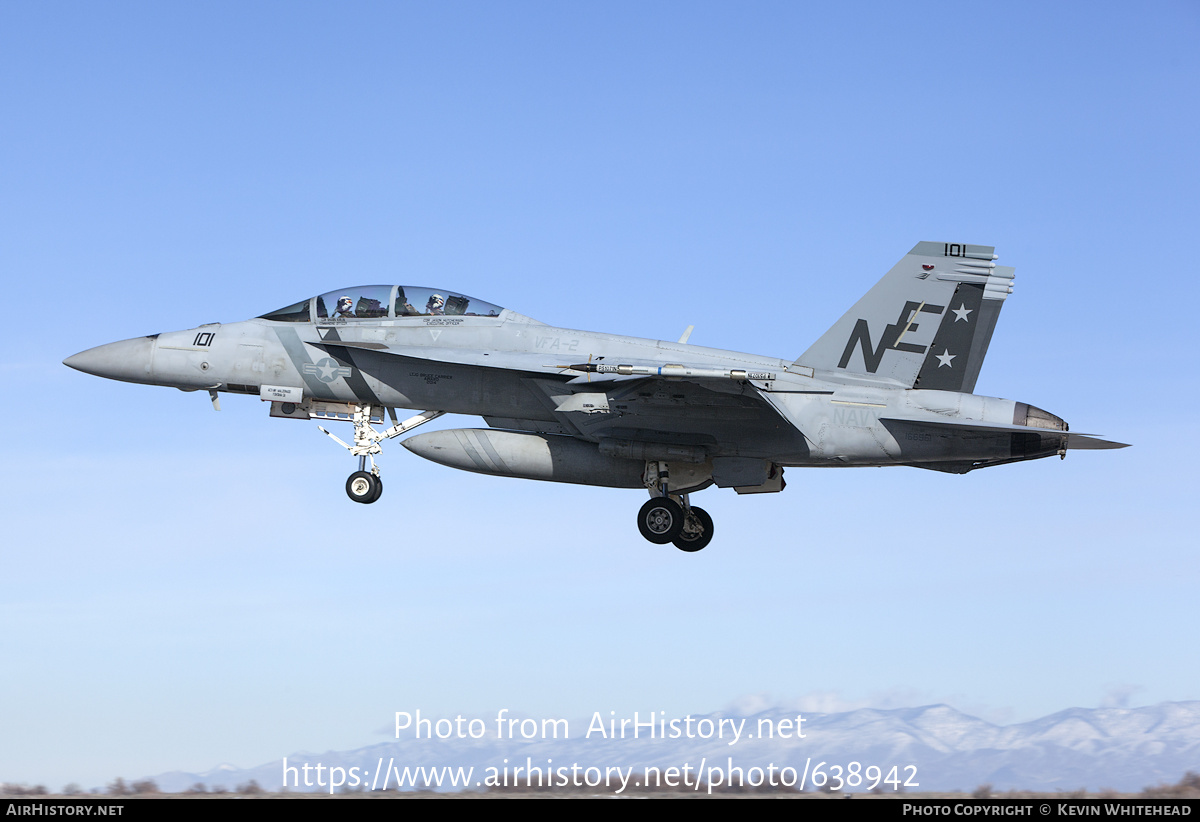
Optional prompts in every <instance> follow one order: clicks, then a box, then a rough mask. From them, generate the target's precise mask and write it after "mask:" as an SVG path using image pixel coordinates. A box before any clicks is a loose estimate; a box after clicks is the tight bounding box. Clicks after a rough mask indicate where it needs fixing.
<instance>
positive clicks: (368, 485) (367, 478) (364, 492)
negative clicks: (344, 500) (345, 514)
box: [346, 471, 383, 505]
mask: <svg viewBox="0 0 1200 822" xmlns="http://www.w3.org/2000/svg"><path fill="white" fill-rule="evenodd" d="M382 492H383V486H382V485H381V484H380V482H379V479H378V477H376V476H375V475H374V474H371V473H368V472H366V471H355V472H354V473H353V474H351V475H350V479H348V480H346V496H348V497H350V499H352V500H354V501H355V502H361V503H363V504H364V505H365V504H367V503H370V502H374V501H375V500H377V499H379V495H380V494H381V493H382Z"/></svg>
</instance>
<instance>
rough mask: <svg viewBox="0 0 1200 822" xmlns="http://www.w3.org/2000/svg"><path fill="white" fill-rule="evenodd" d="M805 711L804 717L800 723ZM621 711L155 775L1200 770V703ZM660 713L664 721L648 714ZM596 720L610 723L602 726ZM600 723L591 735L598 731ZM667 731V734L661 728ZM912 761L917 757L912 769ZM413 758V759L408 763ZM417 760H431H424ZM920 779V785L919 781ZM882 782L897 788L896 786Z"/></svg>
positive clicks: (261, 780) (174, 787)
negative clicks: (1004, 720)
mask: <svg viewBox="0 0 1200 822" xmlns="http://www.w3.org/2000/svg"><path fill="white" fill-rule="evenodd" d="M799 717H802V720H803V721H802V722H800V723H797V719H798V718H799ZM613 719H615V720H616V722H617V723H618V724H617V726H616V727H617V728H618V731H619V727H620V726H619V723H620V720H621V719H629V720H633V719H634V717H633V715H629V716H627V717H612V716H599V715H597V716H596V717H590V718H585V719H584V720H583V721H577V722H572V723H570V737H569V738H566V739H564V738H561V736H562V734H561V730H560V738H558V739H553V738H550V739H535V740H524V739H516V740H512V739H497V738H496V737H495V735H494V731H495V728H494V726H491V727H488V728H487V731H486V733H485V735H484V736H482V737H481V738H478V739H470V738H466V739H458V738H453V739H436V738H435V739H427V738H426V739H415V738H413V737H412V736H411V732H407V733H409V734H410V735H407V736H402V738H400V739H397V740H394V741H388V742H385V743H381V744H378V745H371V746H368V747H365V748H360V749H358V750H354V751H329V752H325V753H322V754H312V753H297V754H292V755H289V756H288V757H287V758H286V760H278V761H275V762H269V763H267V764H264V765H260V766H259V767H256V768H248V769H243V770H239V769H237V768H233V767H231V766H229V765H223V766H221V767H220V768H217V769H214V770H213V771H209V772H207V773H200V774H194V773H182V772H171V773H164V774H159V775H157V776H154V777H152V778H153V779H154V780H155V781H156V782H157V783H158V786H159V788H160V789H161V790H164V791H170V792H175V791H183V790H186V789H187V788H189V787H191V786H192V785H194V784H196V783H203V784H205V785H207V786H208V787H209V788H210V789H211V788H214V787H218V786H220V787H224V788H226V789H233V788H234V787H236V786H237V785H239V784H245V783H248V782H249V781H250V780H254V781H256V782H257V783H258V784H259V785H261V786H262V787H263V788H264V789H266V790H270V791H275V790H279V789H280V788H281V787H282V785H283V778H284V770H283V768H284V762H285V761H286V763H287V766H288V767H289V768H296V769H297V770H295V771H289V785H288V788H289V789H290V790H297V788H296V787H295V782H296V781H299V782H300V783H301V785H300V787H299V788H298V790H322V788H320V787H318V786H317V784H316V782H317V781H318V779H319V780H320V781H321V782H322V783H324V784H325V785H328V783H329V776H328V773H329V769H330V768H341V769H343V770H344V772H345V774H346V775H345V776H344V777H342V778H343V779H344V780H345V782H346V785H347V787H360V788H361V787H364V786H365V787H366V788H368V789H369V788H371V787H372V784H374V785H375V787H376V788H379V787H382V785H383V782H384V778H385V774H386V775H387V776H388V777H389V778H388V787H389V788H393V787H395V784H396V776H397V775H398V774H399V775H401V776H408V777H409V778H410V779H412V780H415V781H418V782H419V781H426V782H428V781H430V780H429V777H430V775H433V779H434V781H436V779H439V778H440V779H443V785H442V789H443V790H445V789H448V788H449V779H450V777H451V772H447V771H445V770H442V769H446V768H452V769H458V768H462V769H464V772H465V769H468V768H470V769H473V770H472V772H471V774H472V775H471V780H470V784H469V785H468V787H471V788H473V789H477V788H479V787H483V786H485V784H486V783H485V780H486V779H487V778H488V777H489V776H491V775H494V776H495V777H496V778H504V775H505V774H507V778H508V779H509V780H510V783H511V780H513V779H514V778H515V777H517V776H519V777H520V778H522V779H523V778H524V777H525V775H526V771H524V770H522V771H521V772H520V773H519V774H515V773H514V769H515V768H518V767H520V768H526V767H529V766H532V767H534V768H540V769H541V773H542V774H543V777H542V778H544V779H545V778H550V777H551V776H552V775H556V774H560V773H564V774H566V776H567V777H570V778H582V777H583V774H584V770H583V769H585V768H588V767H592V768H599V769H602V770H603V769H605V768H622V769H624V770H625V771H626V772H628V769H629V768H631V767H632V768H633V769H634V774H635V779H638V778H641V777H642V775H643V774H644V773H645V768H647V767H653V766H657V767H658V768H661V769H663V770H664V771H665V769H667V768H670V767H674V768H680V769H682V768H683V766H684V765H685V764H687V765H688V766H689V767H690V769H691V770H692V772H693V773H694V772H695V770H696V769H697V768H698V767H700V766H701V764H702V763H703V767H704V768H706V769H707V768H712V767H717V768H721V769H723V771H727V770H728V769H729V768H730V767H734V768H740V769H742V771H741V772H742V773H743V774H745V775H746V777H747V778H749V779H755V778H758V775H757V772H756V773H753V774H751V773H750V769H751V768H754V767H757V768H763V769H766V768H768V767H769V766H770V765H774V766H775V773H776V774H779V775H780V777H781V778H783V779H784V781H787V779H789V778H790V779H792V780H793V781H798V779H797V777H798V776H799V775H800V774H801V772H802V771H804V770H805V768H806V766H807V769H808V772H809V777H808V779H809V782H808V784H807V787H808V789H809V790H812V789H813V786H812V782H811V779H812V776H811V775H812V773H814V769H815V768H816V767H817V765H818V764H819V763H825V765H824V767H823V772H825V773H832V768H833V766H841V768H843V773H844V774H849V773H850V772H851V770H853V768H852V766H851V764H850V763H852V762H856V763H859V770H860V772H862V773H864V775H865V771H866V769H867V768H868V767H869V766H872V765H875V766H878V767H880V768H881V769H882V771H881V772H882V773H883V774H887V773H889V772H891V769H892V767H893V766H897V767H898V770H897V771H896V772H895V773H896V775H897V776H898V777H899V779H900V781H901V782H904V781H909V782H910V787H908V788H907V789H906V790H908V791H910V792H912V791H944V790H964V791H970V790H972V789H973V788H975V787H976V786H978V785H982V784H991V785H992V786H993V787H994V789H996V790H1008V789H1028V790H1041V791H1055V790H1064V791H1073V790H1077V789H1080V788H1086V789H1088V790H1091V791H1098V790H1102V789H1106V788H1111V789H1115V790H1118V791H1137V790H1141V789H1142V788H1144V787H1146V786H1149V785H1155V784H1159V783H1163V782H1176V781H1178V780H1179V779H1180V777H1182V776H1183V774H1184V773H1185V772H1186V771H1189V770H1192V771H1200V702H1167V703H1162V704H1159V705H1153V706H1148V707H1143V708H1127V709H1126V708H1097V709H1084V708H1071V709H1069V710H1065V711H1060V712H1058V713H1055V714H1051V715H1050V716H1046V717H1042V718H1041V719H1036V720H1033V721H1030V722H1023V723H1019V724H1015V725H994V724H992V723H990V722H986V721H984V720H982V719H978V718H976V717H973V716H969V715H967V714H964V713H962V712H961V711H958V710H956V709H954V708H952V707H950V706H948V705H928V706H924V707H920V708H901V709H894V710H876V709H861V710H855V711H847V712H844V713H828V714H816V713H814V714H807V713H806V714H802V715H798V714H797V712H795V711H787V710H784V709H771V710H766V711H762V712H759V713H756V714H752V715H748V716H735V715H732V714H726V713H713V714H704V715H693V716H691V717H687V718H685V717H667V716H663V715H661V714H658V715H654V714H649V715H647V714H643V715H640V716H639V717H637V719H638V721H640V722H642V723H643V724H642V725H641V726H640V728H639V729H638V736H637V738H634V736H633V733H634V731H633V727H632V725H631V724H627V725H626V727H625V733H624V736H623V737H622V735H621V734H620V733H619V732H618V733H617V734H616V735H611V734H609V733H608V731H609V729H610V728H611V727H612V726H610V725H609V724H608V723H609V721H610V720H613ZM651 719H652V720H653V721H654V723H655V727H654V729H653V731H651V729H650V727H649V725H648V724H646V723H647V721H648V720H651ZM672 720H675V721H676V722H675V724H671V722H672ZM688 720H690V721H688ZM664 722H665V723H667V724H665V725H663V724H662V723H664ZM596 723H602V724H603V725H604V732H603V733H601V732H599V731H598V729H597V724H596ZM589 725H591V726H592V730H591V733H587V731H588V728H589ZM663 731H665V732H666V734H665V736H666V737H667V738H662V737H663V733H662V732H663ZM768 731H774V733H773V734H769V733H768ZM781 731H782V733H781ZM539 733H540V730H539ZM651 733H652V734H653V735H652V736H651ZM799 733H803V738H799V736H798V735H799ZM781 736H783V737H784V738H780V737H781ZM672 737H673V738H672ZM305 764H307V765H309V766H310V770H309V771H308V772H305V771H304V770H303V766H304V765H305ZM318 764H320V765H321V766H322V768H323V769H324V770H323V771H321V772H320V773H321V776H318V772H317V771H316V770H315V767H316V766H317V765H318ZM575 766H578V767H575ZM910 766H915V776H913V775H912V774H913V773H914V771H912V770H911V769H910ZM785 767H787V768H792V769H795V770H794V774H795V775H794V776H792V775H790V772H789V773H783V772H781V770H780V769H782V768H785ZM352 768H353V769H356V770H354V771H352V770H351V769H352ZM405 768H409V769H410V770H409V771H408V772H407V774H405V773H404V769H405ZM417 768H424V769H426V770H424V771H421V772H418V771H416V769H417ZM572 768H574V770H572ZM392 769H394V770H392ZM558 769H565V770H563V771H560V770H558ZM453 773H458V772H457V771H454V772H453ZM598 773H599V772H598V771H593V772H591V773H590V774H589V776H592V777H595V776H596V774H598ZM306 778H307V780H308V781H309V782H311V783H313V784H312V785H311V786H310V787H305V786H304V784H303V783H304V781H305V779H306ZM554 778H556V779H557V778H559V777H558V776H554ZM355 781H357V782H358V785H357V786H356V785H355V784H354V782H355ZM911 782H916V783H919V787H912V786H911ZM868 786H869V783H868V784H863V783H860V784H859V785H858V786H857V787H852V788H848V790H852V791H861V790H864V789H865V788H866V787H868ZM884 787H885V788H887V789H888V790H889V791H890V790H891V789H892V788H893V787H894V786H893V785H885V786H884ZM324 790H328V788H324Z"/></svg>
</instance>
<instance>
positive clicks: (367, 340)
mask: <svg viewBox="0 0 1200 822" xmlns="http://www.w3.org/2000/svg"><path fill="white" fill-rule="evenodd" d="M994 252H995V249H994V248H992V247H991V246H982V245H969V244H964V243H935V242H921V243H917V245H916V246H915V247H914V248H913V249H912V251H910V252H909V253H908V254H907V255H906V256H905V257H904V258H903V259H902V260H900V262H899V263H897V264H896V265H895V266H894V267H893V268H892V269H891V270H890V271H888V273H887V274H885V275H884V276H883V279H881V280H880V281H879V282H878V283H876V285H875V287H874V288H872V289H871V290H870V291H868V292H867V294H866V295H865V296H864V297H863V298H862V299H861V300H859V301H858V303H856V304H855V305H854V307H853V308H851V309H850V311H848V312H847V313H846V314H845V315H844V316H843V317H842V318H841V319H840V320H838V321H837V322H836V323H834V324H833V326H832V327H831V328H830V329H829V330H828V331H826V332H825V333H824V334H823V335H822V336H821V337H820V339H818V340H817V341H816V342H815V343H813V345H812V346H811V347H810V348H809V349H808V350H807V351H805V352H804V353H803V354H801V355H800V356H799V357H798V358H796V359H795V360H792V361H787V360H782V359H776V358H773V357H761V356H756V355H752V354H742V353H738V352H733V351H723V350H719V349H713V348H702V347H699V346H695V345H690V344H688V341H687V340H688V335H689V334H690V332H691V328H689V329H688V331H687V332H685V333H684V335H683V336H682V337H681V338H680V339H679V340H678V341H676V342H666V341H656V340H647V339H639V338H635V337H624V336H615V335H612V334H603V333H596V332H591V331H575V330H571V329H566V328H556V327H554V326H550V325H546V324H544V323H541V322H538V321H537V320H534V319H532V318H530V317H527V316H525V315H523V314H519V313H517V312H516V311H513V310H511V309H507V308H501V307H500V306H498V305H493V304H492V303H487V302H483V301H482V300H477V299H475V298H474V297H468V296H466V295H465V294H460V293H458V292H455V291H451V290H449V289H442V288H424V287H414V286H407V285H367V286H358V287H355V288H342V289H338V290H336V291H330V292H328V293H326V294H322V295H320V296H316V297H309V298H307V299H303V300H300V301H299V302H296V303H293V304H291V305H288V306H286V307H284V308H280V309H279V310H277V311H271V312H270V313H267V314H263V315H262V316H260V317H256V318H254V319H250V320H245V321H242V322H235V323H225V324H220V323H214V324H209V325H202V326H199V327H198V328H193V329H189V330H187V331H172V332H169V333H161V334H151V335H150V336H146V337H137V338H134V339H129V340H123V341H121V342H114V343H109V344H107V345H101V346H99V347H97V348H92V349H89V350H87V351H84V352H81V353H79V354H75V355H74V356H72V357H68V358H67V359H66V360H65V361H64V363H65V364H66V365H68V366H70V367H71V368H75V369H77V370H79V371H83V372H86V373H89V374H94V375H96V376H100V377H107V378H109V379H114V380H124V381H126V382H135V383H145V384H149V385H162V386H170V387H173V388H179V389H181V390H183V391H207V392H208V393H209V395H210V396H211V398H212V402H213V405H214V406H215V407H217V408H218V409H219V407H220V406H219V402H218V395H219V394H220V393H233V394H247V395H250V396H257V397H259V398H260V399H261V400H264V401H266V402H269V403H270V415H271V416H272V417H277V418H281V419H299V420H314V419H315V420H320V421H345V422H348V423H350V424H351V425H352V427H353V437H352V438H351V442H346V441H344V440H342V439H340V438H338V437H336V436H334V435H333V434H332V433H330V432H329V431H328V430H327V429H325V428H323V427H321V428H320V430H321V431H323V432H324V433H325V434H328V435H329V436H330V437H331V438H332V439H333V440H334V441H335V442H337V443H338V444H339V445H341V446H342V447H343V448H345V449H346V450H347V451H349V452H350V454H351V455H352V456H353V457H357V458H358V470H357V471H355V472H354V473H352V474H351V475H350V477H349V479H348V480H347V481H346V493H347V494H348V495H349V497H350V499H352V500H354V501H355V502H359V503H373V502H375V501H377V500H378V499H379V497H380V495H381V494H382V492H383V481H382V479H381V477H380V471H379V466H378V465H376V463H375V457H376V456H377V455H378V454H380V453H381V450H382V449H381V445H382V443H383V442H385V441H386V440H390V439H393V438H395V437H399V436H401V435H403V434H406V433H408V432H410V431H412V430H413V429H415V428H416V427H417V426H420V425H423V424H425V423H427V422H429V421H430V420H433V419H436V418H438V417H440V416H442V415H443V414H468V415H475V416H480V417H482V418H483V420H484V422H486V423H487V425H488V426H489V427H488V428H453V429H449V430H440V431H435V432H433V433H425V434H418V435H414V436H411V437H409V438H408V439H406V440H404V441H403V442H402V444H403V445H404V446H405V447H406V448H407V449H408V450H409V451H411V452H413V453H414V454H417V455H419V456H422V457H425V458H426V459H429V460H432V461H434V462H437V463H441V464H442V465H448V466H451V467H454V468H461V469H463V470H466V471H474V472H477V473H481V474H492V475H496V476H502V477H520V478H524V479H538V480H549V481H552V482H571V483H580V484H584V485H599V486H608V487H616V488H641V489H646V490H648V491H649V493H650V500H649V501H648V502H646V503H645V504H644V505H643V506H642V507H641V509H640V510H639V511H638V514H637V525H638V529H639V530H640V532H641V534H642V536H643V537H645V538H646V539H647V540H649V541H650V542H652V543H656V544H661V545H665V544H668V543H672V544H674V545H675V546H677V547H678V548H680V549H682V550H684V551H698V550H700V549H702V548H704V547H705V546H706V545H708V543H709V542H710V541H711V539H712V537H713V521H712V518H711V517H710V516H709V515H708V514H707V513H706V512H705V511H704V509H702V508H699V507H698V506H695V505H692V504H691V495H692V494H694V493H696V492H697V491H700V490H702V489H705V488H708V487H709V486H712V485H715V486H717V487H718V488H733V489H734V490H735V491H736V492H737V493H739V494H762V493H774V492H778V491H782V490H783V489H784V480H783V474H784V470H785V469H786V468H793V467H844V466H892V465H905V466H911V467H915V468H925V469H929V470H933V471H943V472H947V473H951V474H963V473H966V472H968V471H972V470H974V469H976V468H985V467H989V466H993V465H1003V464H1005V463H1010V462H1018V461H1021V460H1031V459H1040V458H1042V457H1049V456H1053V455H1058V456H1060V457H1065V456H1066V452H1067V450H1068V449H1108V448H1122V447H1125V446H1124V444H1122V443H1116V442H1108V441H1106V440H1102V439H1098V438H1096V437H1094V436H1092V435H1088V434H1078V433H1071V432H1069V431H1068V427H1067V423H1066V422H1064V421H1063V420H1062V419H1060V418H1059V417H1056V416H1055V415H1053V414H1051V413H1049V412H1046V411H1043V410H1041V409H1040V408H1037V407H1035V406H1032V405H1029V404H1027V403H1023V402H1014V401H1012V400H1005V399H997V398H994V397H983V396H977V395H975V394H974V393H972V392H973V391H974V388H975V382H976V378H977V377H978V376H979V370H980V368H981V367H982V365H983V359H984V356H985V355H986V354H987V349H988V343H989V342H990V341H991V338H992V331H993V329H994V328H995V327H996V320H997V318H998V317H999V316H1000V309H1001V308H1003V306H1004V301H1005V300H1006V299H1007V298H1008V296H1009V294H1011V293H1012V290H1013V269H1012V268H1006V267H1003V266H998V265H996V263H995V260H996V259H997V258H996V255H995V253H994ZM396 409H411V410H417V411H420V412H421V413H419V414H417V415H415V416H413V417H411V418H408V419H404V420H400V419H399V417H398V416H397V414H396ZM385 415H386V416H387V418H388V419H389V420H390V423H391V424H390V426H388V427H386V428H385V427H383V426H384V425H385V423H384V418H385ZM376 426H380V427H379V428H377V427H376Z"/></svg>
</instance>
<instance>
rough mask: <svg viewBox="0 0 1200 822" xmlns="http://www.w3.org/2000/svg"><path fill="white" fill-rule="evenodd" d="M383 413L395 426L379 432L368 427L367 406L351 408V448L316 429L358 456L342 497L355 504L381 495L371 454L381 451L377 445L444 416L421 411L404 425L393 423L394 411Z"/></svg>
mask: <svg viewBox="0 0 1200 822" xmlns="http://www.w3.org/2000/svg"><path fill="white" fill-rule="evenodd" d="M387 411H388V416H390V417H391V418H392V422H393V423H395V424H394V425H393V426H392V427H391V428H389V429H387V430H386V431H382V432H381V431H376V430H375V429H374V428H372V427H371V406H369V405H358V406H355V407H354V445H347V444H346V443H344V442H342V441H341V440H340V439H338V438H337V437H335V436H334V435H333V434H330V433H329V432H328V431H326V430H325V429H324V428H321V427H320V426H317V427H318V428H321V432H322V433H323V434H326V435H327V436H328V437H329V438H330V439H331V440H333V441H334V442H336V443H337V444H338V445H340V446H342V447H343V448H345V449H346V450H347V451H349V452H350V453H351V454H352V455H353V456H355V457H358V470H357V471H355V472H354V473H353V474H351V475H350V478H349V479H347V480H346V496H348V497H350V499H352V500H354V501H355V502H361V503H363V504H370V503H372V502H374V501H375V500H377V499H379V497H380V495H382V494H383V480H382V479H381V478H380V476H379V466H377V465H376V464H375V455H376V454H379V453H382V452H383V448H382V447H381V446H380V445H379V443H381V442H383V441H384V440H390V439H391V438H392V437H398V436H400V435H401V434H406V433H408V432H409V431H411V430H413V429H414V428H416V427H417V426H418V425H424V424H425V423H427V422H429V421H430V420H436V419H437V418H438V417H440V416H441V415H442V414H445V413H446V412H445V411H423V412H421V413H420V414H417V415H416V416H415V417H410V418H409V419H407V420H405V421H404V422H396V410H395V409H394V408H389V409H388V410H387ZM368 460H369V461H370V463H371V468H370V470H368V469H367V461H368Z"/></svg>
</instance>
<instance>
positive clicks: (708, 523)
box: [671, 505, 713, 553]
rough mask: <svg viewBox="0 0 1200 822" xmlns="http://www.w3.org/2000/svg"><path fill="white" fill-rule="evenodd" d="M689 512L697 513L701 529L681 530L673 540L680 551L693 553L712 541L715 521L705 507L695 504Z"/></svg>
mask: <svg viewBox="0 0 1200 822" xmlns="http://www.w3.org/2000/svg"><path fill="white" fill-rule="evenodd" d="M688 513H689V514H694V515H695V517H696V519H697V520H698V522H697V523H696V524H697V525H699V526H700V530H699V531H695V532H692V533H688V532H687V531H686V530H684V531H680V532H679V536H677V537H675V539H673V540H671V542H672V544H674V546H675V547H676V548H678V549H679V550H680V551H687V552H688V553H692V552H693V551H699V550H700V549H701V548H703V547H704V546H706V545H708V544H709V543H710V542H712V538H713V521H712V517H710V516H709V515H708V512H707V511H705V510H704V509H703V508H697V507H696V506H694V505H693V506H692V507H691V510H690V511H689V512H688Z"/></svg>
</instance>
